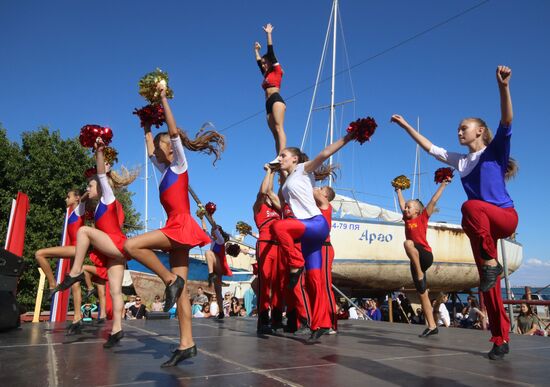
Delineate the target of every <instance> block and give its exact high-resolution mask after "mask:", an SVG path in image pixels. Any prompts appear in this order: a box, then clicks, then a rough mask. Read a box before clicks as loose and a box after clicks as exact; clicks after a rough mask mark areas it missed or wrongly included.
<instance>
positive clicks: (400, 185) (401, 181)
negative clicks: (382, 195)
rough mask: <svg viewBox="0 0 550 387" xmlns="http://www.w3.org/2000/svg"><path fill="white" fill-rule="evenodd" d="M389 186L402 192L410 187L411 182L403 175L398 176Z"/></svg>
mask: <svg viewBox="0 0 550 387" xmlns="http://www.w3.org/2000/svg"><path fill="white" fill-rule="evenodd" d="M391 185H392V186H393V188H395V189H400V190H404V189H407V188H410V187H411V181H410V180H409V178H408V177H407V176H405V175H399V176H397V177H396V178H395V179H393V180H392V181H391Z"/></svg>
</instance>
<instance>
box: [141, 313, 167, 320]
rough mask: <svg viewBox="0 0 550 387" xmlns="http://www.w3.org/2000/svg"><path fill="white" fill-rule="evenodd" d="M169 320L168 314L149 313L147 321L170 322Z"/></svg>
mask: <svg viewBox="0 0 550 387" xmlns="http://www.w3.org/2000/svg"><path fill="white" fill-rule="evenodd" d="M169 318H170V313H168V312H147V320H168V319H169Z"/></svg>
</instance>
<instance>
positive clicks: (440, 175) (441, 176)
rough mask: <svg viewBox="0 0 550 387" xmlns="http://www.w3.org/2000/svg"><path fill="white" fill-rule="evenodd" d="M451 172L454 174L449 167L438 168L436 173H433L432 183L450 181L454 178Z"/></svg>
mask: <svg viewBox="0 0 550 387" xmlns="http://www.w3.org/2000/svg"><path fill="white" fill-rule="evenodd" d="M453 172H454V170H453V169H452V168H449V167H446V168H439V169H438V170H437V171H435V174H434V181H435V182H436V183H437V184H441V183H443V182H444V181H446V180H451V179H452V178H453V176H454V174H453Z"/></svg>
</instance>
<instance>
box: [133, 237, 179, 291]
mask: <svg viewBox="0 0 550 387" xmlns="http://www.w3.org/2000/svg"><path fill="white" fill-rule="evenodd" d="M174 247H175V246H174V244H173V243H172V242H171V241H170V239H169V238H168V237H167V236H166V235H164V233H162V231H159V230H155V231H151V232H147V233H145V234H141V235H139V236H137V237H134V238H130V239H128V240H127V241H126V243H125V244H124V250H126V252H127V253H128V254H129V255H130V256H131V257H132V258H134V259H135V260H136V261H138V262H140V263H142V264H143V265H145V266H147V268H148V269H150V270H151V271H153V272H154V273H156V274H157V275H158V276H159V277H160V278H161V279H162V280H163V281H164V284H166V285H168V284H170V283H171V282H172V281H174V280H176V275H175V274H174V273H171V272H170V270H168V269H167V268H166V267H165V266H164V265H163V264H162V262H161V261H160V260H159V259H158V257H157V255H156V254H155V253H154V251H153V250H152V249H160V250H171V249H173V248H174Z"/></svg>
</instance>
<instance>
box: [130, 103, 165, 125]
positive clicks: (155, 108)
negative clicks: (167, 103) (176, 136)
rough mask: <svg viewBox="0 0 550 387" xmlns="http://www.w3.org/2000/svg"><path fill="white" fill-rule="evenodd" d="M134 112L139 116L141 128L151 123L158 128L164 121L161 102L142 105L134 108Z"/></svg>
mask: <svg viewBox="0 0 550 387" xmlns="http://www.w3.org/2000/svg"><path fill="white" fill-rule="evenodd" d="M134 114H135V115H137V116H138V117H139V120H140V121H141V127H142V128H145V127H147V126H149V127H150V126H153V125H154V126H155V127H157V128H159V127H160V126H161V125H162V124H164V123H165V122H166V118H165V117H164V108H163V107H162V105H161V104H151V105H147V106H144V107H142V108H141V109H138V108H135V109H134Z"/></svg>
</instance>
